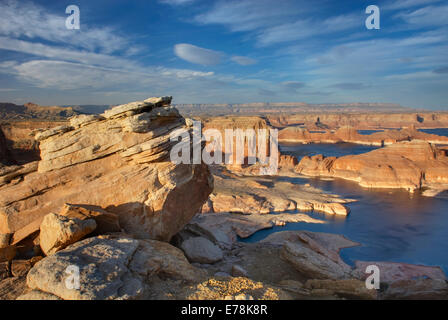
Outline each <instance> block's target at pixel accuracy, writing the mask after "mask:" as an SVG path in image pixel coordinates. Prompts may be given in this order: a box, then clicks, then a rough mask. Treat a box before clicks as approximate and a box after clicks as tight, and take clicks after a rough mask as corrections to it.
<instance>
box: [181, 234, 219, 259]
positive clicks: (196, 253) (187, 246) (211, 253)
mask: <svg viewBox="0 0 448 320" xmlns="http://www.w3.org/2000/svg"><path fill="white" fill-rule="evenodd" d="M181 248H182V250H183V251H184V252H185V255H186V256H187V258H188V259H189V260H190V261H191V262H199V263H203V264H204V263H215V262H217V261H220V260H222V258H223V252H222V250H221V249H220V248H219V247H218V246H216V245H214V244H213V243H212V242H211V241H210V240H208V239H206V238H203V237H194V238H189V239H187V240H185V241H184V242H183V243H182V245H181Z"/></svg>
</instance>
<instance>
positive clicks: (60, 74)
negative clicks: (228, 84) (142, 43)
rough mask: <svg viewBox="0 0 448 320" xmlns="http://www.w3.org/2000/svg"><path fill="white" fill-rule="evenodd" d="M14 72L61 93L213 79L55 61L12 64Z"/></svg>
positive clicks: (191, 72) (193, 74)
mask: <svg viewBox="0 0 448 320" xmlns="http://www.w3.org/2000/svg"><path fill="white" fill-rule="evenodd" d="M13 69H14V70H15V71H16V72H17V76H18V77H19V78H20V79H21V80H23V81H27V82H30V83H32V84H33V85H35V86H37V87H39V88H55V89H60V90H73V89H83V88H90V89H99V88H111V87H114V86H115V87H117V88H119V89H117V91H119V92H122V91H123V90H126V89H127V88H132V89H133V90H135V89H136V88H139V87H140V88H145V87H147V86H159V85H160V84H163V83H164V82H165V83H169V82H171V83H172V84H173V85H178V84H179V83H178V81H183V80H185V79H189V80H195V79H199V78H204V77H210V76H213V75H214V74H213V72H200V71H194V70H187V69H170V68H164V67H145V68H140V69H138V70H123V69H113V68H106V67H96V66H91V65H85V64H80V63H73V62H65V61H56V60H31V61H28V62H24V63H21V64H15V65H14V66H13Z"/></svg>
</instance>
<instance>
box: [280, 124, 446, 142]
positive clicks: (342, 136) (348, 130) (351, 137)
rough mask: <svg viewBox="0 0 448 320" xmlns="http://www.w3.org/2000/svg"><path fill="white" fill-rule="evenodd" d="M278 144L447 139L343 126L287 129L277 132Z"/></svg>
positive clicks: (405, 131)
mask: <svg viewBox="0 0 448 320" xmlns="http://www.w3.org/2000/svg"><path fill="white" fill-rule="evenodd" d="M278 139H279V141H280V142H293V143H305V144H308V143H339V142H348V143H355V144H363V145H372V146H384V145H390V144H393V143H396V142H400V141H410V140H413V139H418V140H424V141H427V142H430V143H433V144H448V137H443V136H438V135H435V134H429V133H425V132H421V131H418V130H417V129H416V128H415V127H414V126H412V127H410V128H405V129H401V130H393V129H385V130H384V131H382V132H374V133H371V134H369V135H363V134H360V133H358V130H357V129H355V128H353V127H350V126H345V127H341V128H339V129H337V130H319V131H312V130H308V129H305V128H300V127H287V128H284V129H282V130H280V131H279V134H278Z"/></svg>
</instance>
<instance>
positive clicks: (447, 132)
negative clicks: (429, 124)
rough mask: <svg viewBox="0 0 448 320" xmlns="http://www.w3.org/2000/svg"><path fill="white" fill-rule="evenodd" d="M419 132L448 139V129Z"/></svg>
mask: <svg viewBox="0 0 448 320" xmlns="http://www.w3.org/2000/svg"><path fill="white" fill-rule="evenodd" d="M418 130H419V131H422V132H426V133H430V134H436V135H438V136H444V137H448V128H438V129H418Z"/></svg>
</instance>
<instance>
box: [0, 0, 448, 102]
mask: <svg viewBox="0 0 448 320" xmlns="http://www.w3.org/2000/svg"><path fill="white" fill-rule="evenodd" d="M72 4H73V5H77V6H78V7H79V9H80V26H81V27H80V30H68V29H66V27H65V20H66V18H67V17H68V15H67V14H66V13H65V8H66V7H67V6H68V5H72ZM372 4H373V5H377V6H378V7H379V9H380V19H381V20H380V27H381V29H380V30H368V29H367V28H366V27H365V20H366V18H367V16H368V14H366V13H365V10H366V7H367V6H368V5H372ZM0 21H1V22H0V101H9V102H15V103H20V104H21V103H25V102H28V101H33V102H37V103H39V104H43V105H54V104H59V105H62V104H117V103H124V102H127V101H134V100H139V99H143V98H146V97H148V96H159V95H173V96H174V102H175V103H244V102H291V101H303V102H308V103H343V102H391V103H399V104H402V105H405V106H409V107H416V108H429V109H439V110H448V90H447V89H448V54H447V53H448V32H447V31H448V3H447V2H446V1H440V0H401V1H381V0H374V1H370V0H369V1H364V0H356V1H344V0H337V1H328V0H314V1H309V0H238V1H233V0H226V1H221V0H218V1H212V0H158V1H157V0H154V1H148V0H141V1H133V0H128V1H124V0H123V1H118V0H98V1H94V0H88V1H87V0H81V1H75V0H69V1H26V0H21V1H15V0H2V1H0Z"/></svg>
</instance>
